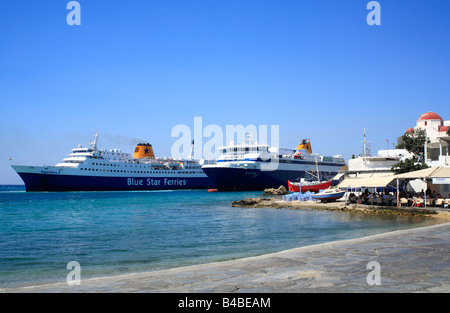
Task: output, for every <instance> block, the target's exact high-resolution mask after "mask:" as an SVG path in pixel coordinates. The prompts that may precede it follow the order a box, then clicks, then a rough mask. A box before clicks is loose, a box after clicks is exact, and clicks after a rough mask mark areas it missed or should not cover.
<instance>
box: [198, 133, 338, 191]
mask: <svg viewBox="0 0 450 313" xmlns="http://www.w3.org/2000/svg"><path fill="white" fill-rule="evenodd" d="M219 150H220V152H221V156H220V157H219V159H218V160H217V162H216V163H214V164H205V165H203V166H202V169H203V171H204V172H205V173H206V175H208V176H209V177H210V178H211V180H212V181H213V182H214V183H215V184H216V186H217V187H216V188H217V189H218V190H220V191H247V190H264V189H265V188H278V187H280V186H281V185H283V186H285V187H286V189H287V188H288V181H293V182H297V181H300V180H302V179H303V180H306V181H308V180H312V179H314V180H324V181H326V180H331V179H332V178H333V177H334V176H336V174H337V173H338V172H339V170H340V169H342V167H343V166H345V165H347V163H346V162H345V160H344V159H343V157H342V156H341V155H335V156H323V155H318V154H315V153H312V149H311V142H310V140H309V139H303V140H302V141H301V143H300V144H299V145H298V147H297V149H286V148H276V147H269V145H267V144H258V143H257V142H256V141H255V140H253V138H252V136H248V137H247V138H246V140H245V142H244V143H243V144H234V143H231V144H230V145H228V146H225V147H220V148H219ZM314 173H315V174H314ZM317 175H319V176H320V177H317Z"/></svg>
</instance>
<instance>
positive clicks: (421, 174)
mask: <svg viewBox="0 0 450 313" xmlns="http://www.w3.org/2000/svg"><path fill="white" fill-rule="evenodd" d="M438 169H439V167H436V166H435V167H430V168H426V169H423V170H418V171H414V172H409V173H403V174H399V175H396V178H399V179H414V178H427V177H432V176H431V175H432V174H433V173H434V172H435V171H436V170H438Z"/></svg>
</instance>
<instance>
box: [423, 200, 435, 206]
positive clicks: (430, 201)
mask: <svg viewBox="0 0 450 313" xmlns="http://www.w3.org/2000/svg"><path fill="white" fill-rule="evenodd" d="M425 202H426V204H427V206H433V205H434V200H433V199H427V200H425Z"/></svg>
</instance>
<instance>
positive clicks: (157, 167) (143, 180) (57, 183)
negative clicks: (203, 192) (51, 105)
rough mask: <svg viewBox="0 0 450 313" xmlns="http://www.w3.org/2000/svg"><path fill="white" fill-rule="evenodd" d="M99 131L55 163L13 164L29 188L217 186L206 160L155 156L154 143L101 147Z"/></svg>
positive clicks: (107, 189) (32, 189) (80, 188)
mask: <svg viewBox="0 0 450 313" xmlns="http://www.w3.org/2000/svg"><path fill="white" fill-rule="evenodd" d="M97 142H98V132H97V134H96V135H95V139H94V141H92V142H90V143H89V144H88V146H87V147H83V146H81V145H79V146H78V148H75V149H72V152H71V153H70V154H69V155H68V156H67V157H66V158H64V159H63V160H62V162H61V163H58V164H56V165H55V166H28V165H12V167H13V169H14V170H15V171H16V172H17V173H18V174H19V175H20V177H21V178H22V180H23V181H24V183H25V187H26V190H27V191H116V190H175V189H208V188H214V187H215V185H214V183H213V182H212V181H211V179H210V178H208V176H207V175H206V174H205V173H204V172H203V170H202V169H201V167H202V165H205V164H208V161H206V160H193V159H192V158H191V159H188V160H174V159H172V158H155V155H154V153H153V148H152V145H150V144H149V143H139V144H138V145H137V146H136V149H135V151H134V154H129V153H124V152H122V151H121V150H120V149H113V150H109V151H107V150H104V149H98V147H97Z"/></svg>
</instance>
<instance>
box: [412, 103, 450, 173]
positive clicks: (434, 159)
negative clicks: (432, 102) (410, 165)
mask: <svg viewBox="0 0 450 313" xmlns="http://www.w3.org/2000/svg"><path fill="white" fill-rule="evenodd" d="M449 128H450V121H444V120H443V119H442V117H440V116H439V114H436V113H433V112H431V111H429V112H427V113H424V114H422V115H421V116H420V117H419V120H418V121H417V125H416V127H414V128H409V129H408V130H407V131H406V132H407V133H410V132H411V131H412V130H413V129H414V130H416V129H424V130H425V131H426V134H427V137H428V139H429V140H430V143H428V144H427V146H426V149H425V160H426V163H427V165H428V166H446V167H447V166H450V156H449V150H450V136H449V135H447V131H448V129H449Z"/></svg>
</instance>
